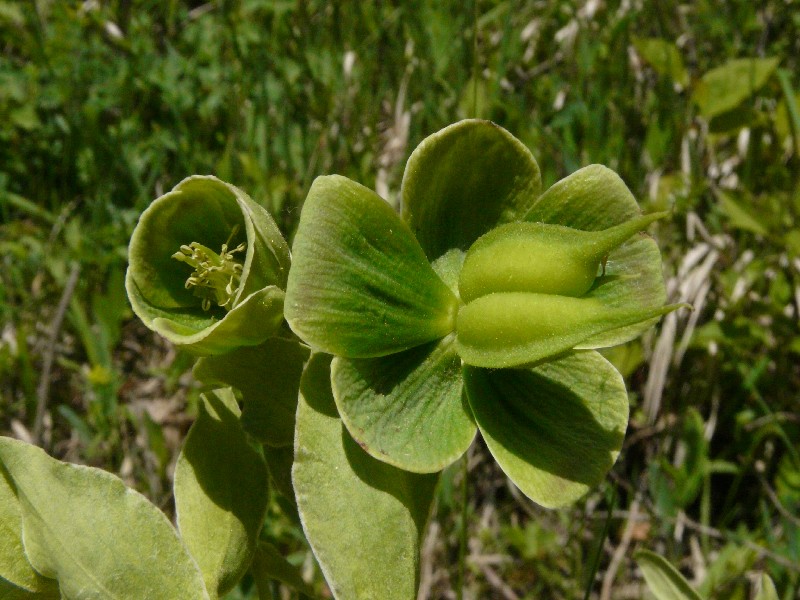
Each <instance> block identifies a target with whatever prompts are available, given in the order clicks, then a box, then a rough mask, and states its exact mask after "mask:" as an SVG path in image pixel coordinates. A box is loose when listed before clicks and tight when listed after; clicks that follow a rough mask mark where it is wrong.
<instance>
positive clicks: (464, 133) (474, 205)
mask: <svg viewBox="0 0 800 600" xmlns="http://www.w3.org/2000/svg"><path fill="white" fill-rule="evenodd" d="M541 187H542V182H541V175H540V173H539V166H538V165H537V164H536V160H535V159H534V158H533V155H532V154H531V153H530V150H528V149H527V148H526V147H525V146H524V145H523V144H522V142H520V141H519V140H518V139H517V138H515V137H514V136H512V135H511V134H510V133H509V132H507V131H506V130H505V129H503V128H502V127H500V126H498V125H495V124H494V123H492V122H490V121H480V120H476V119H469V120H465V121H459V122H458V123H455V124H453V125H450V126H449V127H445V128H444V129H442V130H441V131H438V132H436V133H434V134H433V135H431V136H429V137H427V138H425V139H424V140H423V141H422V143H420V145H419V146H417V148H416V150H414V152H413V153H412V154H411V156H410V157H409V159H408V163H406V170H405V174H404V175H403V189H402V203H403V206H402V213H403V219H405V221H406V222H407V223H408V224H409V225H410V226H411V230H412V231H413V232H414V235H416V236H417V239H418V240H419V243H420V245H421V246H422V248H423V249H424V250H425V254H426V255H427V256H428V259H429V260H435V259H437V258H439V257H440V256H441V255H442V254H444V253H445V252H447V251H448V250H451V249H453V248H458V249H461V250H465V251H466V250H467V248H469V247H470V246H471V245H472V243H473V242H474V241H475V240H476V239H478V238H479V237H480V236H481V235H483V234H484V233H486V232H487V231H489V230H490V229H491V228H492V227H495V226H496V225H499V224H500V223H507V222H510V221H515V220H517V219H519V218H520V217H522V215H524V214H525V212H526V211H527V210H528V208H530V206H531V204H532V203H533V201H534V200H535V199H536V198H537V197H538V196H539V193H540V192H541Z"/></svg>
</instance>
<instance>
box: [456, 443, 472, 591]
mask: <svg viewBox="0 0 800 600" xmlns="http://www.w3.org/2000/svg"><path fill="white" fill-rule="evenodd" d="M468 473H469V457H468V456H467V453H466V452H465V453H464V456H463V457H462V459H461V532H460V540H459V546H458V583H457V586H456V598H457V599H458V600H464V575H465V572H466V563H467V535H468V531H469V527H468V512H469V511H468V510H467V509H468V505H467V502H468V497H467V475H468Z"/></svg>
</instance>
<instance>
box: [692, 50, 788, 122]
mask: <svg viewBox="0 0 800 600" xmlns="http://www.w3.org/2000/svg"><path fill="white" fill-rule="evenodd" d="M779 62H780V59H778V58H737V59H733V60H729V61H728V62H726V63H725V64H724V65H722V66H719V67H717V68H715V69H711V70H710V71H708V72H707V73H706V74H705V75H703V77H702V78H701V79H700V81H699V82H698V83H697V86H696V87H695V90H694V93H693V94H692V100H694V102H695V103H696V104H697V106H698V108H699V109H700V114H701V115H703V116H704V117H705V118H707V119H710V118H711V117H714V116H716V115H719V114H722V113H724V112H726V111H729V110H731V109H733V108H736V107H737V106H739V104H741V103H742V102H744V101H745V100H747V98H749V97H750V96H751V95H753V94H754V93H755V92H757V91H758V90H759V89H760V88H761V87H762V86H763V85H764V84H765V83H766V82H767V80H768V79H769V78H770V77H772V74H773V73H774V72H775V69H777V68H778V63H779Z"/></svg>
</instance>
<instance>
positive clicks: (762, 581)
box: [754, 573, 779, 600]
mask: <svg viewBox="0 0 800 600" xmlns="http://www.w3.org/2000/svg"><path fill="white" fill-rule="evenodd" d="M778 598H779V597H778V590H776V589H775V584H774V583H773V581H772V579H771V578H770V576H769V575H767V574H766V573H762V574H761V577H760V578H759V580H758V592H757V593H756V597H755V599H754V600H778Z"/></svg>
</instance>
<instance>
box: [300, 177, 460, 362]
mask: <svg viewBox="0 0 800 600" xmlns="http://www.w3.org/2000/svg"><path fill="white" fill-rule="evenodd" d="M293 252H294V258H293V267H292V270H291V273H290V274H289V283H288V287H287V292H286V294H287V297H286V307H285V311H286V320H287V321H288V323H289V325H290V326H291V327H292V329H293V330H294V332H295V333H296V334H297V335H299V336H300V337H301V338H302V339H303V340H305V341H306V342H307V343H309V344H310V345H311V346H312V347H314V348H316V349H320V350H323V351H325V352H329V353H331V354H336V355H338V356H346V357H348V358H372V357H377V356H385V355H387V354H392V353H394V352H399V351H401V350H407V349H409V348H413V347H414V346H419V345H420V344H424V343H425V342H430V341H433V340H436V339H439V338H442V337H444V336H445V335H447V334H448V333H450V332H451V331H452V330H453V324H454V319H455V311H456V309H457V301H456V299H455V297H454V296H453V294H452V292H451V291H450V290H449V289H448V288H447V286H445V284H444V283H443V282H442V280H441V279H439V277H438V276H437V275H436V273H435V272H434V271H433V269H432V268H431V266H430V265H429V264H428V261H427V259H426V258H425V255H424V253H423V252H422V249H421V248H420V247H419V244H417V241H416V240H415V239H414V236H413V235H412V234H411V232H410V231H409V229H408V227H407V226H406V224H405V223H403V222H402V221H401V220H400V218H399V217H398V216H397V215H396V214H395V213H394V212H393V211H392V209H391V208H390V207H389V205H388V204H387V203H386V202H384V201H383V200H382V199H381V198H380V197H378V196H377V195H376V194H375V193H374V192H372V191H370V190H368V189H367V188H365V187H363V186H361V185H359V184H357V183H355V182H353V181H350V180H349V179H347V178H345V177H339V176H336V175H332V176H328V177H319V178H318V179H317V180H316V181H314V184H313V185H312V186H311V190H310V191H309V193H308V198H306V202H305V205H304V207H303V213H302V215H301V217H300V225H299V228H298V230H297V235H296V236H295V240H294V245H293Z"/></svg>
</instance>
